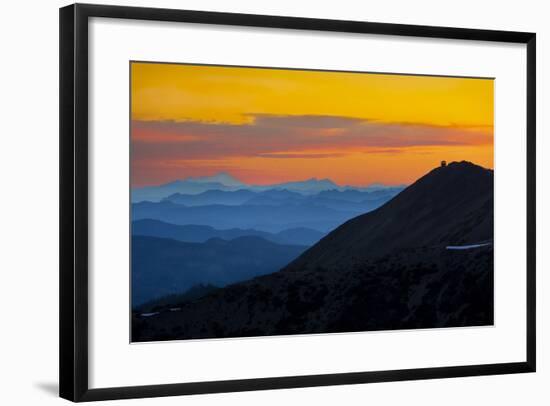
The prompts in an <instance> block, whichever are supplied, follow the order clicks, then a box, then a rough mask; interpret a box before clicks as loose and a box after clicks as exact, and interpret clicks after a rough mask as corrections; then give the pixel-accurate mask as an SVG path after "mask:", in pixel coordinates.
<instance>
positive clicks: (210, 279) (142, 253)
mask: <svg viewBox="0 0 550 406" xmlns="http://www.w3.org/2000/svg"><path fill="white" fill-rule="evenodd" d="M305 249H306V247H304V246H296V245H281V244H275V243H273V242H270V241H267V240H265V239H263V238H260V237H251V236H247V237H238V238H235V239H232V240H230V241H226V240H222V239H219V238H212V239H209V240H208V241H206V242H204V243H188V242H181V241H176V240H171V239H166V238H156V237H146V236H138V235H134V236H133V237H132V307H136V306H139V305H141V304H143V303H145V302H148V301H150V300H152V299H155V298H158V297H162V296H165V295H170V294H175V293H180V292H185V291H186V290H188V289H190V288H191V287H193V286H196V285H199V284H210V285H214V286H225V285H227V284H229V283H234V282H239V281H243V280H247V279H250V278H253V277H255V276H258V275H265V274H268V273H272V272H275V271H277V270H279V269H280V268H282V267H283V266H284V265H286V264H287V263H288V262H290V261H292V260H293V259H294V258H296V257H297V256H298V255H300V254H301V253H302V252H303V251H304V250H305Z"/></svg>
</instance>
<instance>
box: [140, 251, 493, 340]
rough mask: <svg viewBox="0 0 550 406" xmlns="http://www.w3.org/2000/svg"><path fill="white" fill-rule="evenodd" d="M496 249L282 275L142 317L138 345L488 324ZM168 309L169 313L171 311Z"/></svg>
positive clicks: (411, 255)
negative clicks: (192, 339) (178, 341)
mask: <svg viewBox="0 0 550 406" xmlns="http://www.w3.org/2000/svg"><path fill="white" fill-rule="evenodd" d="M492 270H493V249H492V247H483V248H480V249H478V250H471V251H448V250H445V249H440V248H436V249H432V250H430V252H425V251H423V250H416V251H415V250H413V251H408V252H403V253H401V254H398V255H390V256H384V257H380V258H378V259H376V260H370V261H367V262H366V263H364V264H363V265H361V266H357V267H354V268H348V269H342V270H340V271H339V272H328V271H324V272H323V271H319V270H306V271H297V272H275V273H273V274H270V275H266V276H263V277H258V278H255V279H252V280H251V281H246V282H242V283H238V284H235V285H231V286H228V287H226V288H224V289H218V290H217V291H215V292H213V293H211V294H209V295H207V296H205V297H202V298H200V299H198V300H192V301H187V302H184V303H180V302H178V303H174V305H177V306H178V308H179V311H176V312H173V311H169V310H167V308H166V309H164V310H163V309H159V311H160V313H159V314H157V315H155V316H153V317H148V318H141V317H139V315H137V314H136V315H134V319H133V323H132V328H133V330H132V341H159V340H174V339H190V338H195V339H196V338H219V337H247V336H263V335H284V334H315V333H337V332H352V331H375V330H392V329H413V328H435V327H438V328H440V327H463V326H482V325H490V324H492V323H493V272H492ZM170 306H171V305H168V306H167V307H170Z"/></svg>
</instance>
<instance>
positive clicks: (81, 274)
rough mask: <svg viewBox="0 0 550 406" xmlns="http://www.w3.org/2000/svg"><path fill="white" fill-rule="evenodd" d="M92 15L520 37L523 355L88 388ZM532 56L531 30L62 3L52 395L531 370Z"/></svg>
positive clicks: (111, 395) (140, 394)
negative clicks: (523, 65)
mask: <svg viewBox="0 0 550 406" xmlns="http://www.w3.org/2000/svg"><path fill="white" fill-rule="evenodd" d="M91 17H105V18H117V19H133V20H154V21H171V22H183V23H199V24H221V25H229V26H247V27H269V28H283V29H291V30H294V29H299V30H314V31H325V32H346V33H360V34H379V35H397V36H414V37H425V38H442V39H461V40H474V41H495V42H507V43H519V44H526V48H527V71H526V77H527V95H526V96H527V106H526V108H527V122H526V126H527V127H526V128H527V213H526V218H527V241H526V244H527V264H526V266H527V274H526V281H527V284H526V286H527V304H526V307H527V318H526V320H527V323H526V326H525V328H526V340H527V342H526V348H527V351H526V354H525V361H523V362H514V363H499V364H482V365H466V366H451V367H436V368H419V369H402V370H389V371H374V372H354V373H336V374H323V375H309V376H280V377H270V378H257V379H241V380H227V381H212V382H186V383H178V384H163V385H146V386H131V387H116V388H100V389H90V388H89V385H88V19H89V18H91ZM535 58H536V35H535V34H534V33H528V32H509V31H491V30H478V29H464V28H449V27H433V26H418V25H402V24H384V23H371V22H359V21H340V20H327V19H312V18H296V17H280V16H267V15H247V14H232V13H220V12H204V11H186V10H171V9H156V8H138V7H121V6H105V5H90V4H74V5H69V6H66V7H63V8H61V9H60V61H59V62H60V76H59V81H60V110H59V111H60V117H59V120H60V252H59V257H60V279H59V283H60V298H59V299H60V313H59V316H60V330H59V337H60V359H59V364H60V365H59V367H60V375H59V383H60V386H59V388H60V396H61V397H62V398H65V399H68V400H71V401H75V402H82V401H96V400H107V399H128V398H145V397H157V396H174V395H190V394H203V393H219V392H234V391H235V392H236V391H249V390H262V389H279V388H298V387H313V386H325V385H343V384H359V383H371V382H387V381H402V380H418V379H434V378H450V377H464V376H478V375H494V374H511V373H522V372H534V371H535V369H536V321H535V316H536V313H535V302H536V296H535V295H536V291H535V279H536V270H535V258H536V251H535V238H536V237H535V221H536V219H535V209H536V208H535V193H536V192H535V176H536V174H535V121H536V116H535V100H536V97H535V91H536V70H535V69H536V68H535V61H536V59H535Z"/></svg>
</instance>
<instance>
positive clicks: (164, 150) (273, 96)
mask: <svg viewBox="0 0 550 406" xmlns="http://www.w3.org/2000/svg"><path fill="white" fill-rule="evenodd" d="M131 75H132V76H131V110H132V111H131V117H132V126H131V150H132V159H131V166H132V168H131V169H132V172H131V177H132V186H134V187H137V186H145V185H155V184H161V183H166V182H169V181H172V180H175V179H183V178H186V177H189V176H210V175H214V174H216V173H218V172H227V173H230V174H231V175H233V176H235V177H236V178H238V179H239V180H241V181H243V182H246V183H252V184H269V183H279V182H286V181H290V180H303V179H309V178H313V177H316V178H330V179H332V180H333V181H335V182H336V183H338V184H341V185H356V186H361V185H368V184H371V183H385V184H408V183H411V182H412V181H414V180H416V179H417V178H418V177H420V176H422V175H423V174H424V173H426V172H427V171H429V170H430V169H432V168H433V167H435V166H437V165H439V162H440V161H441V160H447V161H455V160H469V161H472V162H474V163H477V164H479V165H482V166H485V167H488V168H492V167H493V86H494V83H493V80H491V79H468V78H446V77H428V76H410V75H387V74H368V73H342V72H326V71H324V72H319V71H305V70H284V69H258V68H240V67H222V66H197V65H177V64H153V63H136V62H134V63H132V65H131Z"/></svg>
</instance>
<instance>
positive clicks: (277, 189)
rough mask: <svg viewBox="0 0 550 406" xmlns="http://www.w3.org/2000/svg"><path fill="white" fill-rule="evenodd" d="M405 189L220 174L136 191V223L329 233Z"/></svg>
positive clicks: (328, 181)
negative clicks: (244, 179)
mask: <svg viewBox="0 0 550 406" xmlns="http://www.w3.org/2000/svg"><path fill="white" fill-rule="evenodd" d="M222 182H224V183H222ZM402 189H403V187H401V186H397V187H383V186H376V185H374V186H370V187H367V188H352V187H351V186H338V185H336V184H335V183H333V182H332V181H330V180H328V179H321V180H318V179H310V180H306V181H301V182H289V183H284V184H275V185H267V186H254V185H245V184H243V183H240V182H239V181H237V180H235V179H233V178H231V177H229V175H224V174H221V175H217V176H216V177H206V178H189V179H186V180H182V181H176V182H171V183H168V184H165V185H160V186H154V187H147V188H139V189H134V190H133V191H132V201H133V204H132V219H133V220H142V219H154V220H159V221H162V222H166V223H171V224H178V225H188V224H194V225H197V224H198V225H206V226H210V227H214V228H216V229H218V230H221V229H231V228H241V229H242V228H248V229H255V230H258V231H266V232H270V233H278V232H281V231H284V230H288V229H295V228H307V229H311V230H317V231H318V232H323V233H325V232H328V231H330V230H332V229H334V228H335V227H337V226H338V225H340V224H342V223H343V222H345V221H346V220H349V219H350V218H353V217H355V216H357V215H358V214H361V213H366V212H368V211H371V210H374V209H376V208H378V207H380V206H381V205H382V204H384V203H385V202H387V201H388V200H389V199H391V198H392V197H394V196H395V195H396V194H397V193H399V192H400V191H401V190H402Z"/></svg>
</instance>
